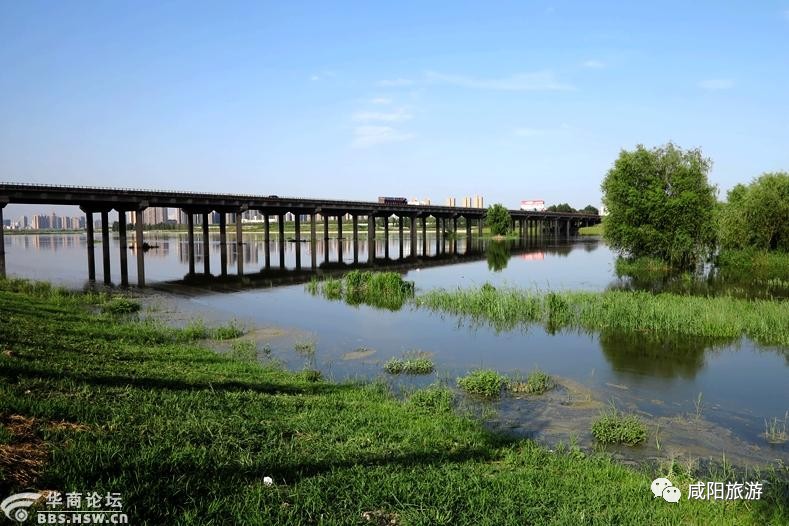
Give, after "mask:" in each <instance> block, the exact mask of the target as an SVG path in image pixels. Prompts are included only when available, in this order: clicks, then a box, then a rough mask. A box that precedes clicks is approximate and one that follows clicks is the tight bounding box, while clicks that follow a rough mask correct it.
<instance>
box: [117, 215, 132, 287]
mask: <svg viewBox="0 0 789 526" xmlns="http://www.w3.org/2000/svg"><path fill="white" fill-rule="evenodd" d="M127 245H128V243H127V241H126V212H125V211H123V210H118V249H119V250H120V256H121V286H122V287H128V286H129V263H128V259H127V252H128V246H127Z"/></svg>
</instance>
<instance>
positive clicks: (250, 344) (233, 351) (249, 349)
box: [227, 340, 257, 362]
mask: <svg viewBox="0 0 789 526" xmlns="http://www.w3.org/2000/svg"><path fill="white" fill-rule="evenodd" d="M227 355H228V356H229V357H230V358H232V359H234V360H238V361H240V362H254V361H256V360H257V345H255V342H254V341H252V340H238V341H234V342H233V343H231V344H230V350H229V351H228V353H227Z"/></svg>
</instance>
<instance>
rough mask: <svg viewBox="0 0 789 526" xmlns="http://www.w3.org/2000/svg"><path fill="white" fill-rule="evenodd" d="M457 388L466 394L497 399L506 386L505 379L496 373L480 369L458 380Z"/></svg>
mask: <svg viewBox="0 0 789 526" xmlns="http://www.w3.org/2000/svg"><path fill="white" fill-rule="evenodd" d="M457 382H458V387H460V388H461V389H463V390H464V391H466V392H467V393H471V394H476V395H480V396H485V397H488V398H497V397H499V396H500V395H501V390H502V389H503V388H504V387H506V386H507V379H506V378H505V377H504V376H502V375H501V374H499V373H497V372H496V371H493V370H490V369H480V370H477V371H472V372H471V373H469V374H468V375H466V376H464V377H462V378H458V381H457Z"/></svg>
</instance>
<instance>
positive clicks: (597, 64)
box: [584, 59, 605, 69]
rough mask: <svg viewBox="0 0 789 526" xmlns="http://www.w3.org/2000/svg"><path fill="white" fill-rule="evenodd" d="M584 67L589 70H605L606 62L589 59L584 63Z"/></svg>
mask: <svg viewBox="0 0 789 526" xmlns="http://www.w3.org/2000/svg"><path fill="white" fill-rule="evenodd" d="M584 67H585V68H589V69H603V68H604V67H605V62H603V61H601V60H595V59H589V60H587V61H586V62H584Z"/></svg>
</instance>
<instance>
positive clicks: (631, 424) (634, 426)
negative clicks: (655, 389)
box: [592, 407, 647, 446]
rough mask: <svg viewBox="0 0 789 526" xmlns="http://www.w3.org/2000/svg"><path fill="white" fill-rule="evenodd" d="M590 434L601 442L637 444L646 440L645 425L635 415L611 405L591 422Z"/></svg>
mask: <svg viewBox="0 0 789 526" xmlns="http://www.w3.org/2000/svg"><path fill="white" fill-rule="evenodd" d="M592 436H594V437H595V440H597V441H598V442H600V443H601V444H624V445H626V446H637V445H639V444H642V443H644V442H646V439H647V426H646V424H644V422H642V421H641V419H640V418H638V417H637V416H635V415H629V414H624V413H622V412H620V411H619V410H617V409H616V408H615V407H611V408H609V409H608V410H606V411H605V412H603V413H602V414H601V415H600V416H599V417H598V418H597V419H596V420H595V421H594V422H592Z"/></svg>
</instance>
